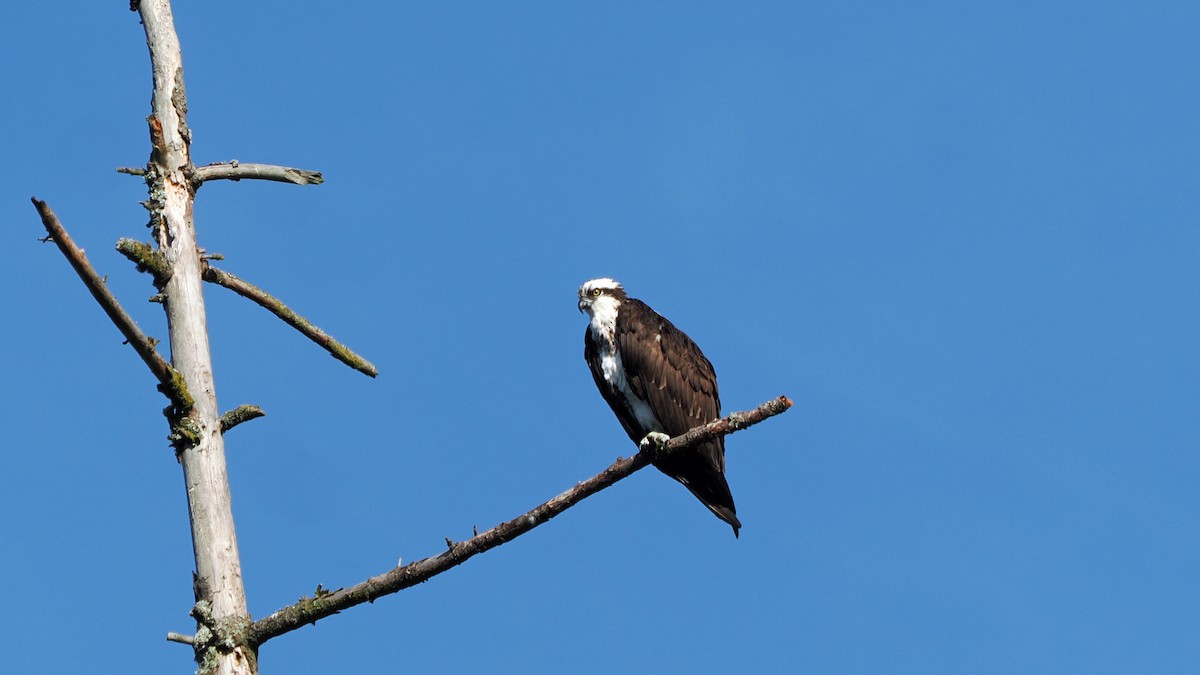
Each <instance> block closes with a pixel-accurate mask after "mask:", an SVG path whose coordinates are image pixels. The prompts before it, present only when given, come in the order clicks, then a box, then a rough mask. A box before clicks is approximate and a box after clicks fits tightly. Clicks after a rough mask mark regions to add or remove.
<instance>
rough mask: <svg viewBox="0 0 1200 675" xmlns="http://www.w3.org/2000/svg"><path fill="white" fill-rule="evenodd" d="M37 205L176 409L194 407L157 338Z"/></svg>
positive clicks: (64, 250)
mask: <svg viewBox="0 0 1200 675" xmlns="http://www.w3.org/2000/svg"><path fill="white" fill-rule="evenodd" d="M33 205H34V206H35V207H37V210H38V213H39V214H40V215H41V217H42V225H44V226H45V227H46V232H48V233H49V235H50V236H49V239H50V241H53V242H54V243H55V245H57V246H58V250H60V251H62V254H63V255H64V256H66V258H67V261H68V262H70V263H71V267H73V268H75V272H76V273H77V274H78V275H79V278H80V279H82V280H83V283H84V285H85V286H87V287H88V290H89V291H91V292H92V297H93V298H95V299H96V302H98V303H100V306H101V307H102V308H104V313H105V314H108V318H109V319H112V322H113V323H114V324H116V325H117V329H118V330H120V331H121V334H122V335H124V336H125V340H126V341H127V342H128V343H129V345H130V346H131V347H133V349H134V351H136V352H137V353H138V356H140V357H142V361H144V362H145V363H146V365H147V366H149V367H150V372H151V373H153V374H154V377H155V378H156V379H157V380H158V385H159V386H158V390H159V391H161V392H162V393H163V394H165V395H166V397H167V398H169V399H171V403H172V404H173V405H174V406H175V408H176V410H178V411H179V412H181V413H186V412H187V411H188V410H190V409H191V407H192V404H193V401H192V397H191V395H190V394H189V393H188V389H187V386H186V385H185V384H184V381H183V378H181V377H180V376H179V373H177V372H176V371H175V369H174V368H172V367H171V364H169V363H167V361H166V359H164V358H163V357H162V355H161V354H159V353H158V350H157V349H155V345H157V344H158V341H157V340H154V339H152V338H150V337H148V336H147V335H146V334H145V333H143V332H142V329H140V328H138V325H137V323H136V322H134V320H133V317H131V316H129V313H128V312H126V311H125V308H124V307H122V306H121V303H119V302H117V298H116V296H114V295H113V294H112V291H110V290H108V285H107V284H105V283H104V279H102V278H101V277H100V275H99V274H97V273H96V270H95V268H93V267H92V264H91V263H90V262H88V259H87V255H86V254H84V252H83V249H81V248H79V247H78V246H76V245H75V242H74V241H73V240H72V239H71V236H70V235H69V234H67V230H66V228H64V227H63V225H62V223H61V222H59V220H58V216H56V215H55V214H54V211H52V210H50V207H49V206H48V205H47V204H46V202H43V201H41V200H39V199H38V198H37V197H34V198H33Z"/></svg>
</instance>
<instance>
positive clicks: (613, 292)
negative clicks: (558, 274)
mask: <svg viewBox="0 0 1200 675" xmlns="http://www.w3.org/2000/svg"><path fill="white" fill-rule="evenodd" d="M626 297H628V296H626V295H625V289H624V288H622V287H621V284H619V283H617V282H616V281H615V280H613V279H608V278H603V279H592V280H591V281H585V282H583V285H582V286H580V287H579V311H581V312H587V313H588V316H593V317H594V316H596V312H597V311H600V312H602V313H607V312H608V311H614V310H616V308H617V307H620V306H621V302H622V301H624V300H625V298H626Z"/></svg>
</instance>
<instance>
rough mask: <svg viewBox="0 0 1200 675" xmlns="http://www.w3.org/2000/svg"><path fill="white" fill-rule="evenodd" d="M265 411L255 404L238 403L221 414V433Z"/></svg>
mask: <svg viewBox="0 0 1200 675" xmlns="http://www.w3.org/2000/svg"><path fill="white" fill-rule="evenodd" d="M266 414H267V413H265V412H263V409H262V408H260V407H258V406H256V405H239V406H238V407H236V408H234V409H233V410H230V411H229V412H227V413H225V414H224V415H221V433H225V432H226V431H229V430H230V429H232V428H234V427H236V426H237V425H239V424H241V423H242V422H249V421H250V420H252V419H257V418H259V417H263V416H264V415H266Z"/></svg>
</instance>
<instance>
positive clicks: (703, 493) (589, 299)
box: [579, 278, 742, 537]
mask: <svg viewBox="0 0 1200 675" xmlns="http://www.w3.org/2000/svg"><path fill="white" fill-rule="evenodd" d="M579 311H581V312H587V314H588V317H589V318H590V321H589V322H588V327H587V330H586V331H585V332H584V350H583V357H584V359H586V360H587V364H588V368H590V369H591V371H592V378H593V379H595V381H596V386H597V387H598V388H599V389H600V394H601V395H602V396H604V400H605V401H607V402H608V405H609V407H611V408H612V411H613V412H614V413H615V414H616V416H617V419H618V420H620V422H621V426H622V427H624V428H625V433H627V434H629V438H630V439H632V440H633V442H634V443H637V444H638V446H639V447H645V446H646V444H647V443H654V444H662V443H663V442H665V441H666V440H667V439H669V438H671V437H673V436H678V435H679V434H682V433H684V432H685V431H687V430H689V429H691V428H693V427H697V426H700V425H702V424H706V423H708V422H711V421H713V420H715V419H717V418H719V417H720V416H721V399H720V397H719V395H718V394H717V375H716V373H715V372H714V371H713V367H712V364H711V363H709V361H708V359H707V358H705V356H704V353H703V352H701V351H700V348H699V347H697V346H696V343H695V342H692V339H691V338H689V337H688V336H687V334H685V333H684V332H683V331H681V330H679V329H678V328H676V327H675V325H674V324H672V323H671V322H670V321H668V320H667V319H665V318H663V317H662V316H660V315H659V314H658V312H655V311H654V310H653V309H650V307H649V306H648V305H647V304H646V303H644V302H642V301H641V300H638V299H636V298H631V297H629V296H628V295H626V294H625V289H624V288H622V287H621V284H619V283H617V282H616V281H614V280H612V279H607V278H603V279H592V280H591V281H587V282H585V283H584V284H583V285H582V286H580V287H579ZM654 465H655V466H656V467H658V469H659V470H660V471H662V472H663V473H665V474H667V475H668V476H670V477H671V478H674V479H675V480H677V481H679V482H680V483H683V485H684V486H685V487H687V489H688V490H691V492H692V494H693V495H695V496H696V498H697V499H699V500H700V502H701V503H702V504H704V505H705V506H707V507H708V509H709V510H710V511H712V512H713V513H714V514H715V515H716V516H717V517H718V518H720V519H721V520H723V521H725V522H726V523H729V525H730V526H732V527H733V536H735V537H736V536H737V535H738V528H740V527H741V526H742V523H741V522H740V521H739V520H738V518H737V511H736V509H735V508H734V505H733V495H732V494H730V492H729V484H728V483H727V482H725V438H724V437H723V436H720V437H717V438H715V439H713V440H711V441H707V442H705V443H702V444H700V445H697V446H694V447H692V448H689V449H687V450H684V451H682V452H676V453H672V454H671V455H669V456H667V457H665V458H662V459H660V460H658V461H656V462H655V464H654Z"/></svg>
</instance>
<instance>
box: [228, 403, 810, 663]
mask: <svg viewBox="0 0 1200 675" xmlns="http://www.w3.org/2000/svg"><path fill="white" fill-rule="evenodd" d="M791 406H792V402H791V400H789V399H788V398H787V397H786V396H780V397H779V398H777V399H773V400H771V401H767V402H766V403H764V404H762V405H760V406H758V407H757V408H755V409H754V410H750V411H747V412H737V413H733V414H731V415H729V416H728V417H725V418H723V419H719V420H716V421H715V422H709V423H708V424H705V425H703V426H700V427H696V428H695V429H692V430H691V431H688V432H687V433H685V434H682V435H680V436H676V437H675V438H672V439H671V440H670V441H668V442H667V443H666V445H665V446H663V448H662V449H659V450H656V451H643V452H639V453H638V454H636V455H634V456H633V457H630V458H628V459H619V460H617V462H616V463H615V464H613V465H612V466H610V467H608V468H607V469H605V470H604V471H602V472H601V473H599V474H597V475H596V476H593V477H592V478H589V479H588V480H586V481H584V482H582V483H579V484H578V485H576V486H575V487H573V488H571V489H570V490H567V491H566V492H564V493H562V494H560V495H558V496H557V497H555V498H554V499H551V500H550V501H548V502H545V503H544V504H542V505H540V506H538V507H537V508H535V509H533V510H532V511H529V512H527V513H524V514H522V515H520V516H518V517H516V518H514V519H512V520H510V521H508V522H505V523H501V524H499V525H497V526H495V527H493V528H492V529H490V530H487V531H486V532H484V533H482V534H478V535H476V536H473V537H471V538H470V539H467V540H466V541H461V542H451V541H450V540H449V539H447V540H446V541H447V547H448V550H447V551H446V552H445V553H442V554H440V555H436V556H433V557H430V558H424V559H422V560H418V561H416V562H412V563H409V564H408V565H405V566H403V567H396V568H395V569H392V570H389V571H387V572H384V573H383V574H380V575H378V576H374V577H371V578H370V579H367V580H366V581H364V582H362V583H359V584H356V585H354V586H351V587H350V588H339V589H337V590H335V591H332V592H327V593H325V594H322V595H320V596H319V597H314V598H301V599H300V601H299V602H298V603H296V604H294V605H292V606H290V607H285V608H283V609H281V610H279V611H277V612H275V613H274V614H271V615H270V616H268V617H266V618H264V619H261V620H259V621H256V622H254V623H253V624H252V625H251V626H250V638H249V639H250V644H252V645H254V646H256V647H257V646H260V645H262V644H263V643H264V642H266V641H267V640H269V639H271V638H273V637H277V636H279V635H283V634H284V633H287V632H290V631H293V630H296V629H297V628H300V627H301V626H304V625H306V624H310V623H315V622H316V621H318V620H319V619H323V618H325V617H327V616H330V615H332V614H336V613H338V612H340V611H342V610H344V609H347V608H349V607H353V606H355V605H359V604H362V603H364V602H374V601H375V599H376V598H378V597H381V596H384V595H388V594H391V593H395V592H397V591H401V590H403V589H405V588H408V587H410V586H415V585H416V584H419V583H423V582H425V581H428V580H429V579H430V578H432V577H434V576H436V575H438V574H441V573H442V572H445V571H446V570H449V569H450V568H452V567H455V566H457V565H460V564H462V563H464V562H466V561H467V559H469V558H471V557H473V556H475V555H478V554H480V553H483V552H484V551H487V550H490V549H492V548H495V547H497V546H499V545H500V544H503V543H505V542H507V541H510V540H512V539H513V538H515V537H518V536H520V535H522V534H525V533H526V532H528V531H530V530H532V529H533V528H535V527H537V526H538V525H541V524H542V523H545V522H546V521H548V520H550V519H551V518H553V517H555V516H557V515H558V514H560V513H562V512H563V511H565V510H566V509H568V508H570V507H572V506H574V505H575V504H577V503H579V502H580V501H581V500H583V499H584V498H585V497H588V496H590V495H593V494H595V493H597V492H599V491H600V490H603V489H604V488H607V487H609V486H610V485H612V484H613V483H616V482H617V481H619V480H621V479H622V478H625V477H627V476H629V475H630V474H632V473H633V472H635V471H637V470H639V469H642V468H644V467H645V466H646V465H648V464H650V462H651V454H652V452H654V453H655V454H657V456H658V457H662V456H664V455H668V454H670V453H673V452H679V451H680V450H683V449H685V448H689V447H692V446H693V445H696V444H697V443H702V442H704V441H706V440H709V439H712V438H716V437H717V436H723V435H726V434H731V433H733V432H735V431H740V430H742V429H745V428H746V427H749V426H751V425H754V424H758V423H759V422H761V421H763V420H765V419H767V418H768V417H773V416H775V415H778V414H780V413H782V412H785V411H786V410H787V409H788V408H790V407H791Z"/></svg>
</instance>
